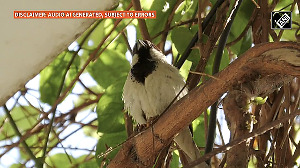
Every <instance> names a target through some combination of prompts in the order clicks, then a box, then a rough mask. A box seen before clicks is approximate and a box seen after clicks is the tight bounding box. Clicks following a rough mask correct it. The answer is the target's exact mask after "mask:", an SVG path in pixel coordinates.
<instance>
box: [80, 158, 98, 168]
mask: <svg viewBox="0 0 300 168" xmlns="http://www.w3.org/2000/svg"><path fill="white" fill-rule="evenodd" d="M95 167H98V164H97V162H96V160H92V161H88V162H84V163H81V164H80V165H79V168H95Z"/></svg>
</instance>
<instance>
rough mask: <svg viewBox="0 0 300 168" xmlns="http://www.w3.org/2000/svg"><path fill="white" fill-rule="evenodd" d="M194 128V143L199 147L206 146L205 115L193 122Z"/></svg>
mask: <svg viewBox="0 0 300 168" xmlns="http://www.w3.org/2000/svg"><path fill="white" fill-rule="evenodd" d="M193 128H194V141H195V143H196V144H197V146H202V147H203V146H205V145H206V144H205V140H206V139H205V128H204V115H201V116H200V117H198V118H196V119H195V120H194V121H193Z"/></svg>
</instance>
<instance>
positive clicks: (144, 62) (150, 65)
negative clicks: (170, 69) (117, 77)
mask: <svg viewBox="0 0 300 168" xmlns="http://www.w3.org/2000/svg"><path fill="white" fill-rule="evenodd" d="M151 47H152V45H149V43H144V44H143V45H142V46H141V47H140V48H139V49H137V46H135V48H134V49H133V50H134V54H137V55H135V57H136V56H137V57H138V62H137V63H136V64H135V65H133V67H132V68H131V74H132V76H133V77H134V79H135V80H136V81H137V82H139V83H142V84H145V79H146V77H147V76H148V75H150V74H151V73H152V72H153V71H154V70H155V68H156V64H157V62H156V61H154V60H153V59H152V57H151V55H150V48H151Z"/></svg>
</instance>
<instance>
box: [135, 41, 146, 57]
mask: <svg viewBox="0 0 300 168" xmlns="http://www.w3.org/2000/svg"><path fill="white" fill-rule="evenodd" d="M145 46H146V43H145V41H144V40H137V42H136V44H135V46H134V48H133V54H137V52H138V51H139V50H140V49H141V48H142V47H145Z"/></svg>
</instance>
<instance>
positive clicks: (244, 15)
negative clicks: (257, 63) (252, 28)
mask: <svg viewBox="0 0 300 168" xmlns="http://www.w3.org/2000/svg"><path fill="white" fill-rule="evenodd" d="M232 3H234V2H232ZM254 7H255V5H254V4H253V3H252V2H251V1H243V3H242V4H241V7H240V9H239V11H238V13H237V14H236V17H235V18H234V21H233V24H232V26H231V30H230V33H229V36H228V40H227V42H231V41H233V40H235V39H236V38H237V37H238V36H239V35H240V34H241V33H242V32H243V30H244V29H245V27H246V26H247V24H248V22H249V19H250V17H251V14H252V12H253V10H254ZM249 33H252V32H249ZM241 48H242V40H240V41H239V42H237V43H235V44H234V45H232V46H230V49H231V51H233V53H234V54H236V55H239V53H243V52H244V51H241Z"/></svg>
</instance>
